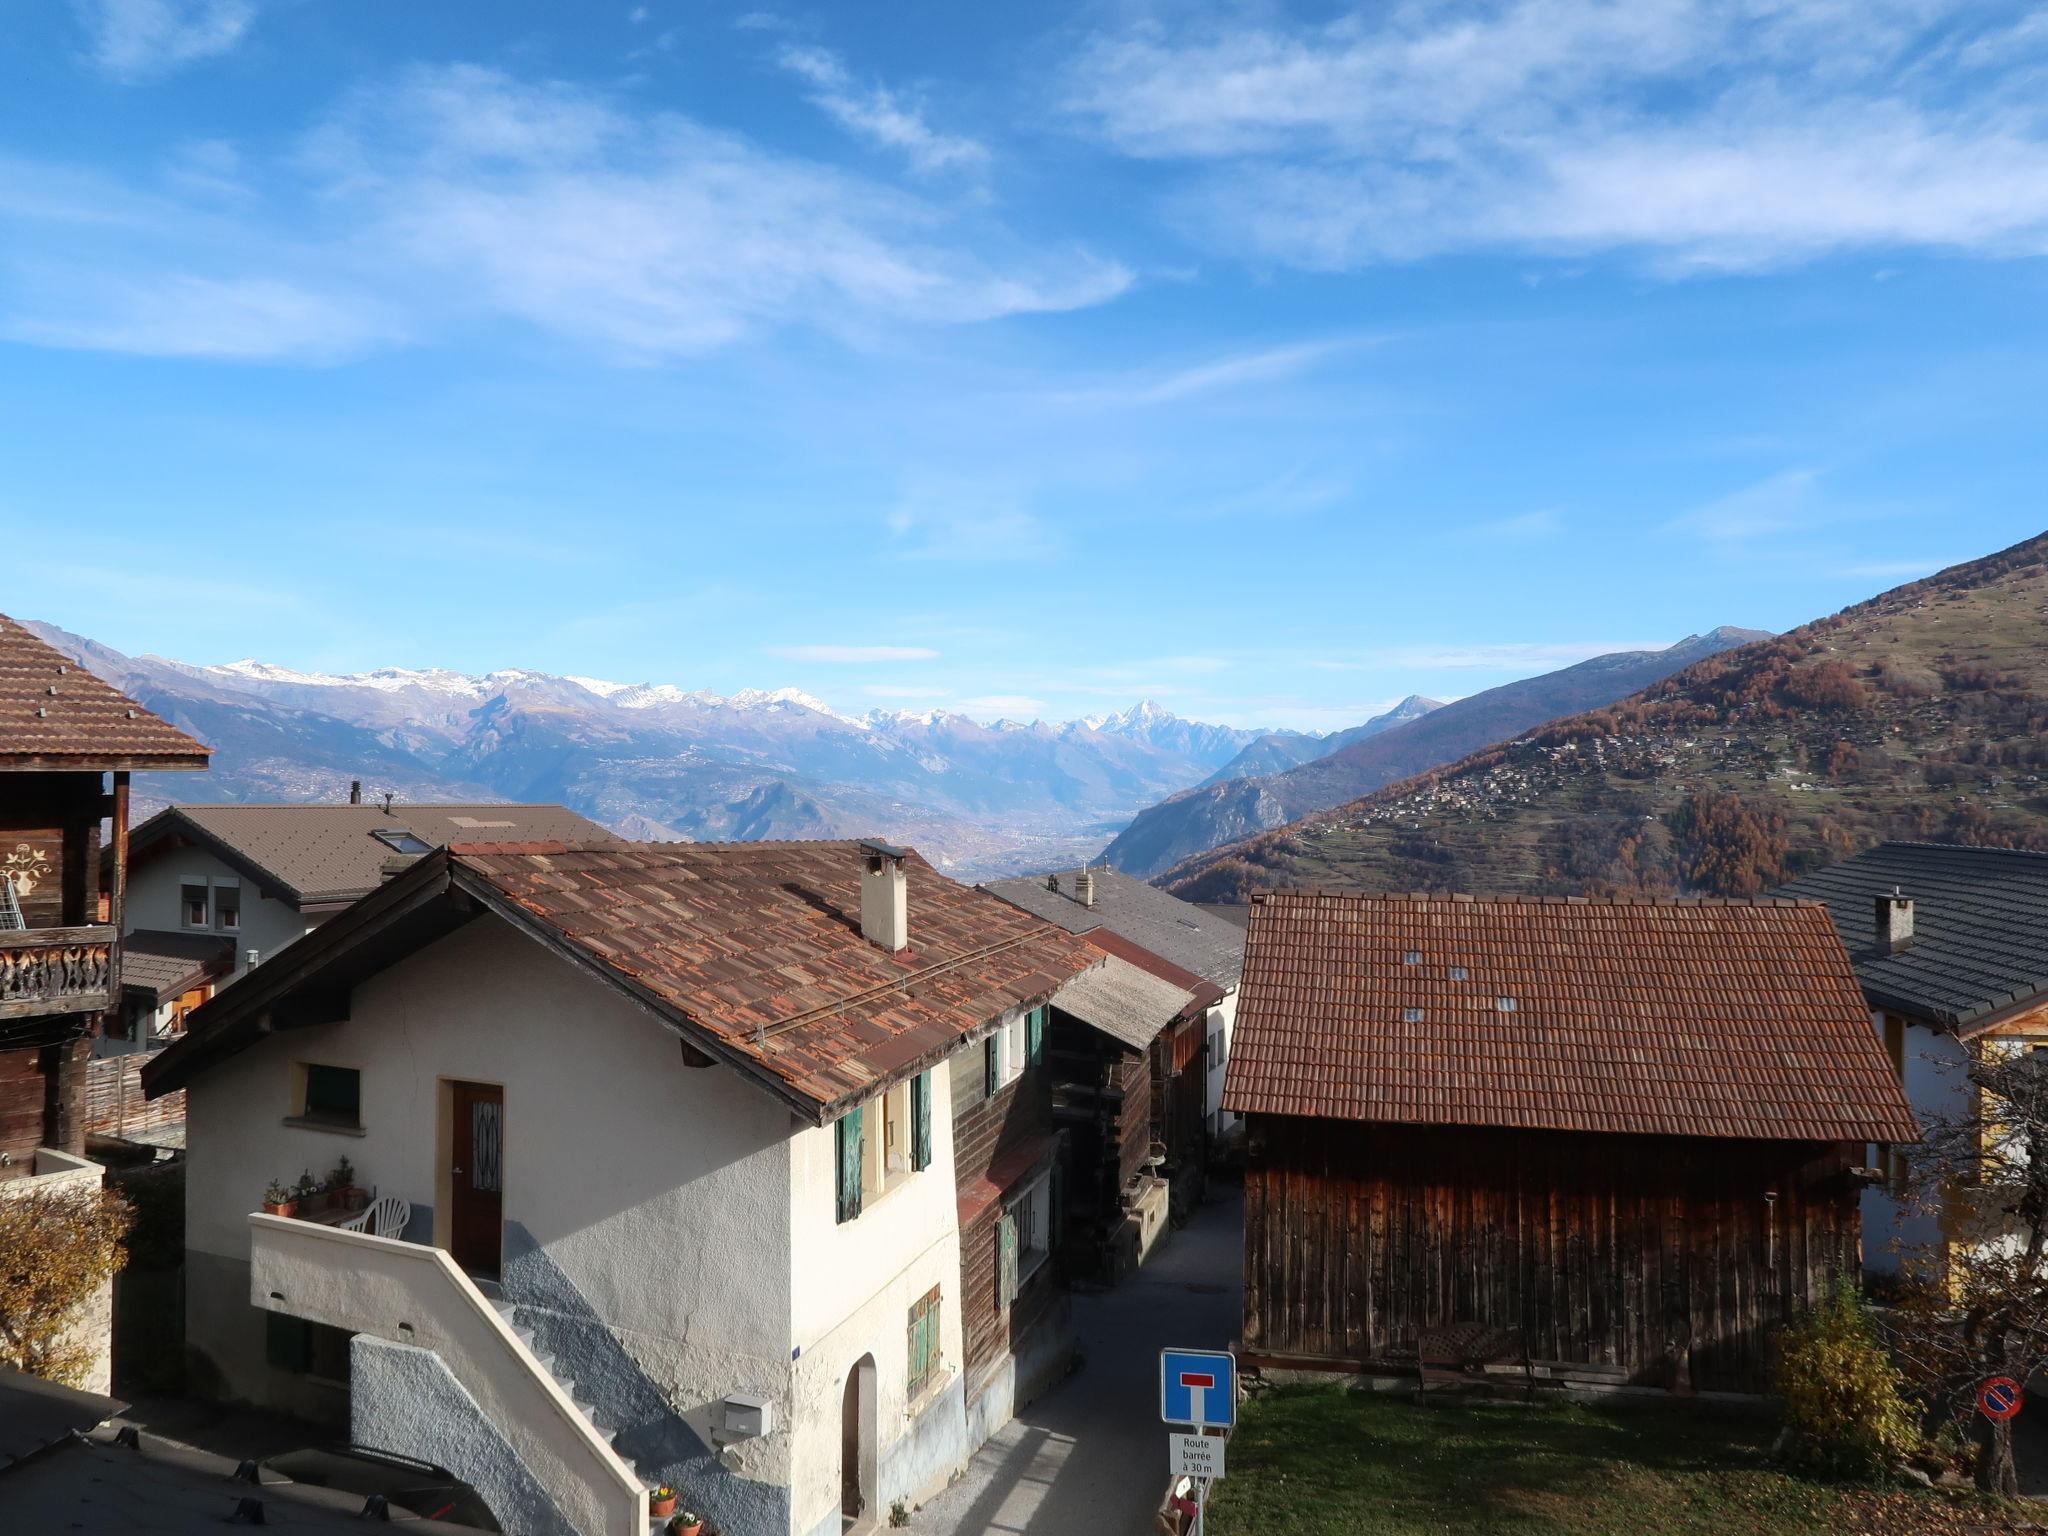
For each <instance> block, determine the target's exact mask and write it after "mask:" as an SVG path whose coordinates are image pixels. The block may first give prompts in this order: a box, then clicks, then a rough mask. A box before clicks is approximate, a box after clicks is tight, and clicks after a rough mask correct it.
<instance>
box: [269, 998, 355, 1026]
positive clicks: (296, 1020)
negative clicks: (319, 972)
mask: <svg viewBox="0 0 2048 1536" xmlns="http://www.w3.org/2000/svg"><path fill="white" fill-rule="evenodd" d="M348 1002H349V989H348V988H347V987H320V988H309V989H307V990H305V991H301V992H294V993H292V994H291V995H290V996H288V997H281V998H279V999H278V1000H277V1002H276V1003H275V1004H274V1005H272V1007H271V1010H270V1027H271V1028H272V1029H274V1030H278V1029H310V1028H312V1027H314V1026H315V1025H319V1024H346V1023H347V1022H348Z"/></svg>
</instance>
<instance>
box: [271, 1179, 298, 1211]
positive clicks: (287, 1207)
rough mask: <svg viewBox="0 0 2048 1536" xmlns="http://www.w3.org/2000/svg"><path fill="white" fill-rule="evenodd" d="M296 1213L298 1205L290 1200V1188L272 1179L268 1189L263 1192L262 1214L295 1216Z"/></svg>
mask: <svg viewBox="0 0 2048 1536" xmlns="http://www.w3.org/2000/svg"><path fill="white" fill-rule="evenodd" d="M298 1211H299V1203H298V1201H296V1200H294V1199H293V1198H292V1192H291V1187H290V1186H289V1185H285V1184H280V1183H278V1182H277V1180H275V1179H272V1180H271V1181H270V1187H269V1188H268V1189H266V1190H264V1191H263V1213H264V1214H265V1215H266V1216H296V1215H297V1214H298Z"/></svg>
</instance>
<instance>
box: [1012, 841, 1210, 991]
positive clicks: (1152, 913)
mask: <svg viewBox="0 0 2048 1536" xmlns="http://www.w3.org/2000/svg"><path fill="white" fill-rule="evenodd" d="M1089 873H1090V874H1091V875H1093V876H1094V877H1095V904H1094V905H1093V906H1090V907H1084V906H1082V905H1081V903H1080V901H1079V900H1078V899H1076V897H1075V895H1074V885H1075V871H1073V870H1064V871H1061V872H1060V873H1057V874H1053V875H1023V876H1019V877H1018V878H1017V879H1014V880H990V881H988V882H986V883H985V884H984V885H983V887H982V889H984V890H988V891H993V892H995V894H996V895H998V896H1000V897H1002V898H1003V900H1005V901H1007V902H1009V903H1010V904H1011V905H1012V906H1018V907H1022V908H1023V909H1024V910H1025V911H1026V912H1030V913H1033V914H1035V915H1037V916H1039V917H1042V918H1044V919H1046V921H1048V922H1053V923H1057V924H1059V925H1060V927H1062V928H1064V929H1066V930H1067V932H1069V933H1087V932H1088V931H1089V930H1090V929H1093V928H1107V929H1108V930H1109V931H1110V932H1111V933H1114V934H1116V935H1118V936H1119V937H1122V938H1126V939H1129V940H1130V941H1131V942H1132V943H1133V944H1142V945H1143V946H1144V947H1145V948H1147V949H1149V950H1151V951H1152V953H1153V954H1155V955H1158V956H1160V957H1161V958H1162V959H1166V960H1171V961H1172V962H1173V963H1174V964H1175V965H1177V966H1180V967H1181V968H1182V969H1183V970H1189V971H1193V972H1194V973H1195V974H1196V975H1197V976H1202V977H1206V978H1207V979H1208V980H1210V981H1213V982H1215V983H1216V985H1217V986H1219V987H1223V988H1226V989H1227V988H1231V987H1235V986H1236V985H1237V982H1238V978H1239V977H1240V976H1242V975H1243V974H1244V929H1243V928H1241V927H1239V926H1237V925H1236V924H1235V923H1231V922H1227V921H1225V920H1224V919H1223V918H1220V917H1218V916H1216V915H1215V914H1214V913H1212V912H1208V911H1205V910H1203V909H1202V908H1201V907H1198V906H1196V905H1195V904H1194V903H1193V902H1191V901H1182V900H1181V899H1180V898H1179V897H1178V896H1169V895H1167V894H1166V892H1164V891H1162V890H1160V889H1159V888H1158V887H1157V886H1155V885H1147V884H1146V883H1145V882H1144V881H1142V880H1140V879H1137V878H1136V877H1134V876H1131V875H1127V874H1124V873H1123V872H1122V871H1121V870H1115V869H1093V870H1090V871H1089ZM1048 881H1053V882H1057V888H1054V887H1053V886H1049V885H1048V884H1047V882H1048Z"/></svg>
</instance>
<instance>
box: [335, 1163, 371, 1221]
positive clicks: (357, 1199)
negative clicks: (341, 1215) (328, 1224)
mask: <svg viewBox="0 0 2048 1536" xmlns="http://www.w3.org/2000/svg"><path fill="white" fill-rule="evenodd" d="M362 1195H363V1191H361V1190H360V1189H357V1188H356V1170H355V1165H354V1164H353V1163H351V1162H350V1161H349V1160H348V1159H347V1158H345V1157H344V1158H342V1159H341V1161H339V1162H338V1163H336V1164H335V1165H334V1166H333V1167H332V1168H331V1169H329V1170H328V1173H327V1204H328V1206H329V1208H330V1209H333V1210H337V1211H353V1210H355V1209H357V1207H358V1205H359V1204H363V1203H367V1202H364V1201H363V1200H362Z"/></svg>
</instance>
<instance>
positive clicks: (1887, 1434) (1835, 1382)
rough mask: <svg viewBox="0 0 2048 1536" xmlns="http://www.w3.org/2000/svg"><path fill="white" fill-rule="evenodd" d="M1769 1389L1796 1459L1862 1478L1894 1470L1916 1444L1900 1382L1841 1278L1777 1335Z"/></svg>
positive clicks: (1866, 1314)
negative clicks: (1777, 1402)
mask: <svg viewBox="0 0 2048 1536" xmlns="http://www.w3.org/2000/svg"><path fill="white" fill-rule="evenodd" d="M1771 1385H1772V1390H1773V1391H1774V1393H1775V1394H1776V1396H1777V1398H1778V1401H1779V1403H1780V1404H1781V1405H1782V1406H1783V1408H1784V1413H1785V1427H1786V1428H1787V1429H1788V1430H1789V1431H1791V1434H1790V1444H1791V1449H1792V1454H1793V1455H1794V1456H1795V1457H1797V1458H1798V1459H1800V1460H1803V1461H1806V1462H1808V1463H1811V1464H1813V1465H1817V1466H1824V1467H1827V1468H1829V1469H1831V1470H1835V1471H1840V1472H1851V1473H1868V1472H1874V1471H1881V1470H1883V1469H1884V1468H1887V1467H1890V1466H1892V1465H1894V1464H1895V1463H1896V1462H1898V1461H1899V1460H1900V1459H1901V1458H1903V1457H1905V1456H1906V1455H1908V1454H1910V1453H1911V1452H1912V1451H1913V1450H1914V1449H1915V1447H1916V1446H1917V1445H1918V1444H1919V1438H1920V1437H1919V1432H1918V1429H1917V1427H1916V1421H1915V1416H1914V1413H1913V1409H1912V1406H1911V1404H1910V1403H1908V1402H1907V1400H1906V1397H1905V1393H1904V1386H1905V1377H1904V1376H1903V1374H1901V1372H1900V1371H1899V1368H1898V1367H1897V1366H1896V1365H1895V1364H1893V1363H1892V1358H1891V1355H1890V1353H1889V1352H1888V1351H1887V1350H1886V1349H1885V1347H1884V1341H1883V1339H1881V1338H1880V1337H1879V1336H1878V1331H1877V1324H1876V1322H1875V1320H1874V1319H1873V1318H1872V1316H1871V1314H1870V1311H1869V1309H1868V1308H1867V1307H1866V1306H1865V1305H1864V1303H1863V1300H1862V1298H1861V1297H1860V1296H1858V1295H1857V1293H1856V1288H1855V1286H1854V1285H1853V1284H1851V1283H1850V1282H1849V1281H1848V1280H1847V1279H1838V1280H1837V1281H1836V1282H1835V1284H1834V1285H1833V1286H1832V1287H1831V1288H1830V1290H1829V1291H1828V1294H1827V1295H1826V1297H1824V1298H1823V1299H1822V1300H1821V1301H1820V1302H1818V1303H1817V1304H1815V1305H1814V1306H1812V1307H1809V1308H1808V1309H1807V1310H1806V1311H1805V1312H1803V1313H1801V1314H1800V1315H1799V1316H1798V1317H1796V1318H1794V1319H1793V1320H1792V1322H1790V1323H1788V1324H1787V1325H1786V1326H1785V1328H1784V1329H1783V1330H1782V1331H1781V1332H1780V1333H1779V1335H1778V1359H1777V1363H1776V1365H1775V1366H1774V1367H1773V1370H1772V1382H1771Z"/></svg>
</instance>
